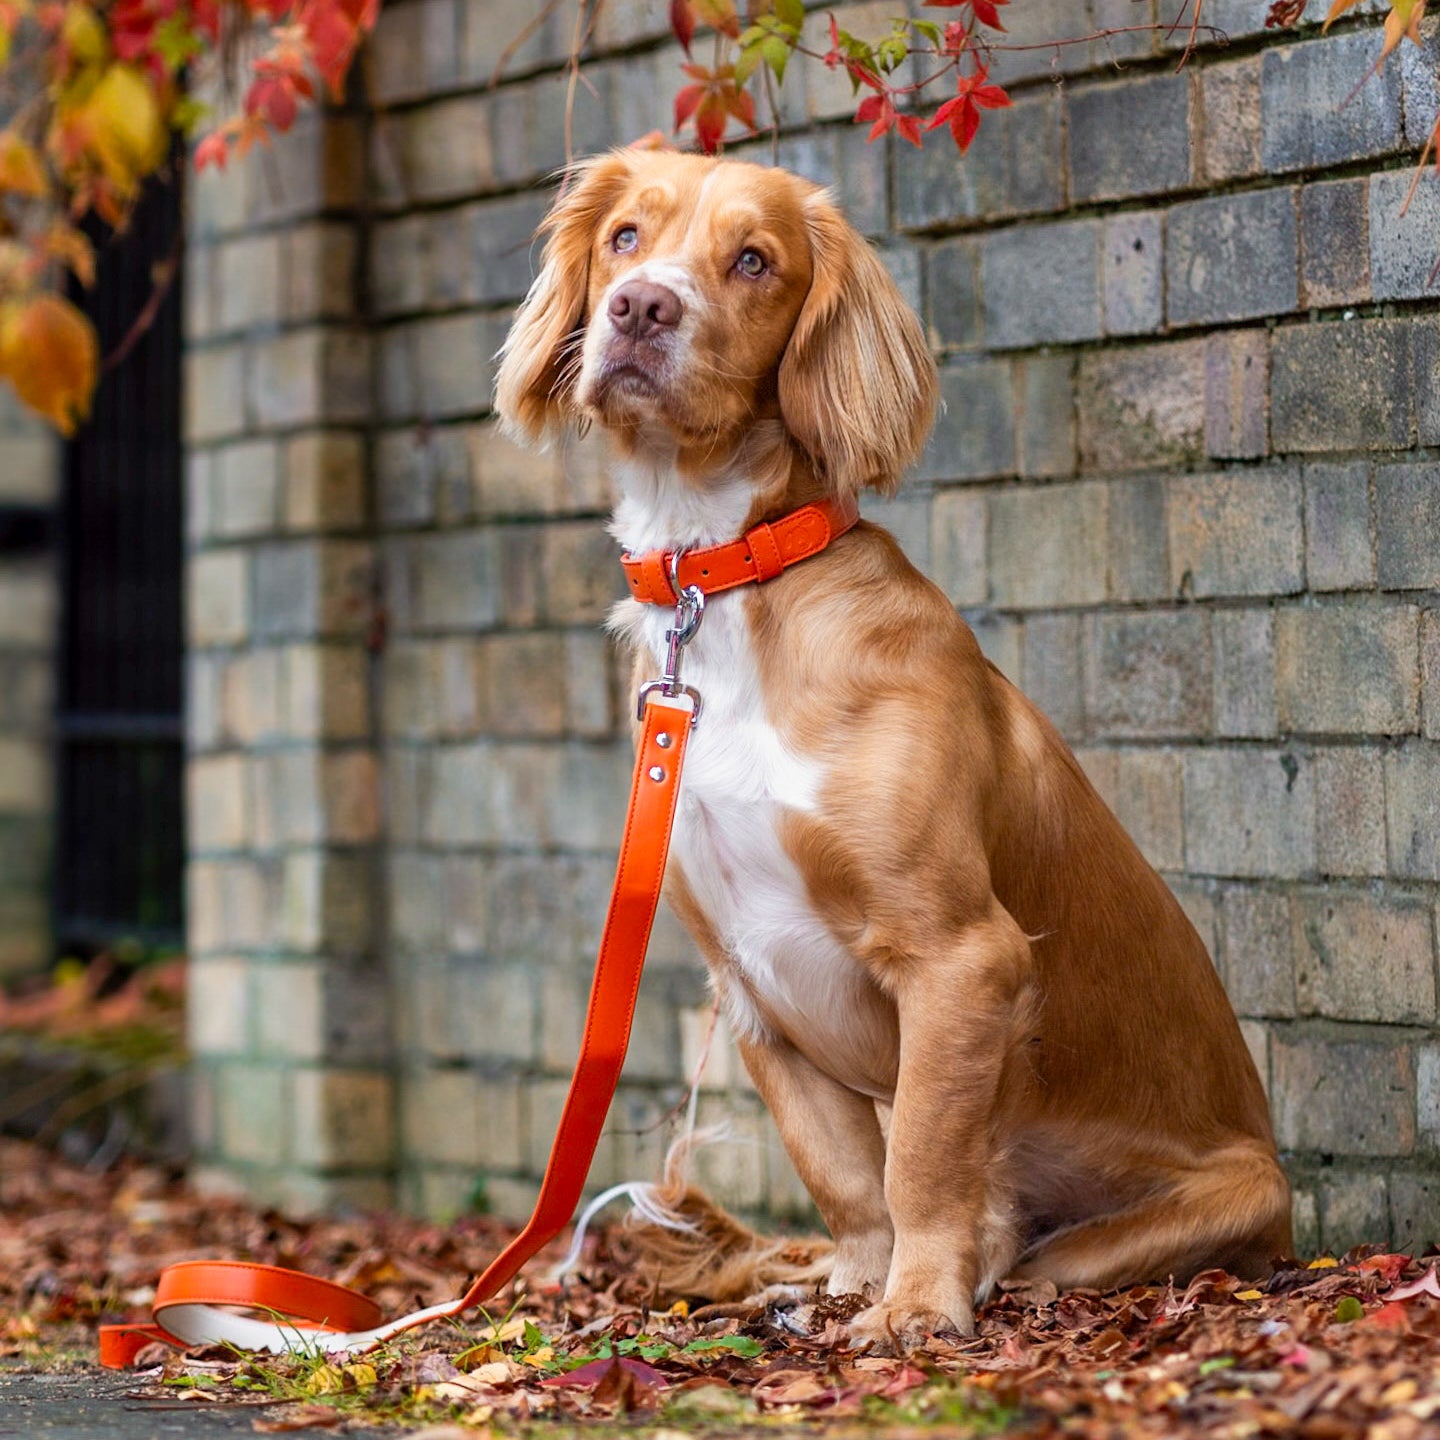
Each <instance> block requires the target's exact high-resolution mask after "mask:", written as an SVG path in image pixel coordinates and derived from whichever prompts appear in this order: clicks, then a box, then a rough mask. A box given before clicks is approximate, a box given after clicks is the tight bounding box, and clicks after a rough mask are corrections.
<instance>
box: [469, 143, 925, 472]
mask: <svg viewBox="0 0 1440 1440" xmlns="http://www.w3.org/2000/svg"><path fill="white" fill-rule="evenodd" d="M542 230H543V232H544V233H545V234H546V235H547V236H548V241H547V244H546V247H545V253H544V259H543V262H542V265H541V270H540V274H539V276H538V278H537V279H536V281H535V283H534V285H533V286H532V287H531V290H530V293H529V295H528V296H527V297H526V299H525V301H524V303H523V304H522V305H521V307H520V309H519V311H518V313H517V314H516V317H515V323H514V325H513V327H512V328H511V331H510V335H509V338H508V339H507V340H506V342H505V348H504V350H503V352H502V354H501V364H500V372H499V376H498V379H497V383H496V404H497V408H498V410H499V412H500V415H501V417H502V419H503V420H504V421H505V423H506V424H507V426H508V427H509V428H510V430H511V431H512V432H513V433H515V434H516V435H518V436H519V437H521V438H523V439H526V440H529V441H531V442H539V441H543V440H544V439H546V438H547V437H548V436H550V435H551V434H552V433H554V432H556V431H558V430H560V429H563V427H564V426H565V425H566V424H567V423H568V422H570V421H573V420H577V419H580V418H588V419H591V420H593V421H595V422H596V423H598V424H599V425H601V426H602V427H604V428H605V429H607V430H609V431H611V432H614V433H617V434H620V435H626V434H628V435H631V436H636V435H641V434H645V433H647V432H649V433H655V432H660V433H663V434H665V435H668V436H669V437H670V438H671V439H673V440H674V441H675V442H676V443H677V444H678V445H680V446H683V447H699V448H701V449H703V450H705V451H707V452H708V453H712V454H715V453H718V454H724V453H728V452H730V451H732V450H733V449H734V448H735V446H736V445H737V444H738V443H739V442H740V440H741V439H742V438H743V436H744V435H745V433H746V432H747V430H748V429H749V428H750V427H751V426H752V425H754V423H755V422H756V421H759V420H769V419H773V418H775V417H777V416H778V418H779V419H780V420H781V421H782V422H783V425H784V429H785V431H786V432H788V434H789V435H790V436H791V437H792V439H793V440H794V442H795V443H796V444H797V445H798V446H799V447H800V448H801V449H802V450H803V451H805V452H806V454H807V455H808V456H809V458H810V460H811V463H812V465H813V467H814V468H815V470H816V472H817V473H818V474H819V475H820V476H821V478H822V479H823V480H824V481H825V482H826V483H827V484H828V485H830V486H831V487H833V488H834V489H835V490H837V491H845V490H855V489H858V488H859V487H860V486H863V485H873V486H875V487H876V488H878V489H881V490H886V491H888V490H891V489H893V488H894V486H895V484H896V483H897V482H898V480H899V478H900V474H901V472H902V471H903V470H904V469H905V467H906V466H907V465H909V464H910V462H911V461H912V460H914V459H915V457H916V455H917V454H918V453H919V450H920V447H921V446H922V445H923V444H924V442H925V437H926V435H927V434H928V433H929V430H930V425H931V423H932V421H933V419H934V411H935V400H936V378H935V366H934V363H933V361H932V360H931V358H930V354H929V351H928V350H927V349H926V347H925V340H924V335H923V333H922V332H921V329H920V325H919V322H918V321H917V319H916V317H915V315H914V313H913V312H912V311H911V310H910V308H909V306H907V305H906V304H905V302H904V300H903V299H901V297H900V294H899V292H898V291H897V290H896V288H895V283H894V281H893V280H892V279H891V278H890V275H889V273H888V272H887V271H886V269H885V267H884V266H883V265H881V263H880V262H879V260H878V259H876V257H875V254H874V252H873V251H872V250H871V249H870V247H869V246H868V245H867V244H866V243H865V241H864V240H862V239H861V238H860V236H859V235H857V234H856V233H855V231H854V230H853V229H851V227H850V226H849V225H848V224H847V223H846V221H845V220H844V218H843V217H842V216H841V215H840V213H839V211H838V210H836V209H835V207H834V206H833V205H832V204H831V203H830V201H829V199H828V198H827V196H826V194H825V192H824V191H823V190H821V189H819V188H818V187H817V186H815V185H812V184H810V183H809V182H808V181H805V180H801V179H799V178H798V177H797V176H794V175H791V174H788V173H787V172H785V171H783V170H772V169H766V168H764V167H761V166H758V165H750V164H744V163H740V162H736V161H719V160H713V159H707V158H705V157H702V156H698V155H684V154H679V153H675V152H657V151H639V150H632V151H617V152H615V153H613V154H610V155H605V156H602V157H600V158H598V159H595V160H591V161H588V162H586V163H584V164H583V165H581V166H580V167H579V168H578V169H577V170H576V171H574V172H572V174H571V176H570V181H569V184H568V186H567V187H566V189H565V191H564V193H563V195H562V196H561V198H560V199H559V200H558V201H557V202H556V204H555V207H554V209H553V210H552V211H551V212H550V215H549V216H548V218H547V219H546V221H545V223H544V225H543V227H542Z"/></svg>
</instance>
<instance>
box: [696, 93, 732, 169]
mask: <svg viewBox="0 0 1440 1440" xmlns="http://www.w3.org/2000/svg"><path fill="white" fill-rule="evenodd" d="M728 116H729V111H728V110H727V108H726V105H725V101H724V100H723V99H722V98H721V96H720V95H719V93H718V92H717V91H715V90H707V91H706V92H705V96H704V98H703V99H702V100H701V101H700V107H699V109H698V110H696V112H695V138H696V139H697V140H698V141H699V142H700V148H701V149H702V150H703V151H704V152H705V153H706V154H707V155H713V154H714V153H715V152H716V151H717V150H718V149H719V148H720V142H721V140H723V139H724V138H725V125H726V121H727V119H728Z"/></svg>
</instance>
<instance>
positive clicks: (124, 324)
mask: <svg viewBox="0 0 1440 1440" xmlns="http://www.w3.org/2000/svg"><path fill="white" fill-rule="evenodd" d="M175 170H176V175H177V178H176V179H175V180H173V181H171V182H170V183H167V184H163V185H162V184H154V185H152V187H151V188H150V190H149V192H148V194H147V195H146V196H145V198H144V200H143V201H142V203H141V204H140V206H139V207H138V210H137V212H136V214H135V217H134V220H133V222H132V225H131V227H130V229H129V230H128V232H127V233H126V234H125V235H124V236H122V237H120V238H119V239H118V240H115V241H112V242H110V243H107V244H103V245H101V246H100V248H99V262H100V263H99V275H98V280H97V283H96V285H95V287H94V289H93V290H92V291H89V292H86V293H85V294H84V295H83V296H81V295H77V296H76V297H75V298H76V299H77V301H79V302H80V303H83V304H84V306H85V308H86V309H87V311H88V312H89V314H90V317H91V319H92V320H93V321H94V322H95V325H96V328H97V330H98V331H99V335H100V351H101V354H102V355H104V356H110V355H113V354H114V353H115V351H116V349H117V347H119V346H121V345H122V344H124V343H125V341H126V339H127V337H128V336H130V334H131V330H132V327H133V326H134V324H135V321H136V317H137V316H138V315H140V314H141V312H142V311H143V310H144V309H145V307H146V305H147V303H149V302H150V301H151V299H152V297H153V296H154V294H155V274H156V269H157V266H161V265H164V264H165V263H166V262H167V261H168V260H171V259H173V258H175V257H178V247H177V237H178V236H179V234H180V228H181V225H182V223H183V222H182V219H181V208H180V185H179V180H178V175H179V173H180V167H179V166H178V165H177V166H176V167H175ZM181 314H182V311H181V304H180V284H179V276H178V274H177V275H176V276H175V278H174V283H173V284H172V285H171V287H170V289H169V292H168V294H167V295H166V297H165V299H164V301H163V303H162V304H161V305H160V307H159V310H158V313H156V315H155V318H154V322H153V324H151V325H150V327H149V328H148V330H146V331H145V332H144V334H143V335H141V336H140V338H139V339H138V340H136V341H135V343H134V345H133V347H132V348H131V349H130V350H129V352H128V354H127V355H126V356H125V358H124V359H123V360H122V361H120V362H119V363H118V364H116V365H115V366H114V368H113V369H111V370H109V371H108V372H107V373H106V374H104V375H103V377H102V379H101V382H100V387H99V390H98V392H97V394H96V396H95V405H94V410H93V412H92V415H91V418H90V421H89V423H88V424H87V425H85V426H84V427H83V428H82V429H81V430H80V431H79V432H78V433H77V434H76V436H75V438H74V440H72V441H71V442H70V443H69V444H68V445H67V446H66V450H65V462H64V488H63V493H62V500H61V509H60V526H59V530H60V571H61V590H62V621H61V648H60V663H59V693H58V711H57V716H56V736H57V762H58V763H57V780H58V786H59V795H58V801H59V824H58V831H57V839H56V850H55V938H56V942H57V944H58V945H59V946H60V947H61V948H62V950H63V951H65V952H68V953H71V954H75V953H80V954H87V953H93V952H94V951H95V950H97V949H100V948H103V947H108V946H111V945H113V944H115V943H116V942H117V941H120V940H124V939H130V938H133V939H136V940H138V941H140V942H142V943H144V944H146V945H158V946H169V945H178V944H179V943H180V941H181V939H182V931H183V904H182V892H183V873H184V872H183V867H184V855H185V845H184V807H183V794H184V732H183V695H184V683H183V680H184V674H183V663H184V613H183V602H182V585H183V575H184V553H183V545H184V522H183V514H184V511H183V496H184V488H183V487H184V477H183V467H182V455H181V445H180V426H181V407H180V399H181V396H180V383H181V376H180V354H181Z"/></svg>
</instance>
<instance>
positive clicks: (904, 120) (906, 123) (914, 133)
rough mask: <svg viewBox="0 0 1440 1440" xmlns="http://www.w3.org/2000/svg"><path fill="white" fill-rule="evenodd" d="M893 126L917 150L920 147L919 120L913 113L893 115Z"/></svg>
mask: <svg viewBox="0 0 1440 1440" xmlns="http://www.w3.org/2000/svg"><path fill="white" fill-rule="evenodd" d="M895 128H896V130H898V131H899V132H900V134H901V135H903V136H904V137H905V138H906V139H907V140H908V141H909V142H910V143H911V144H912V145H913V146H914V147H915V148H916V149H917V150H918V149H920V148H921V144H922V142H921V139H920V121H919V120H918V119H917V118H916V117H915V116H914V115H897V116H896V117H895Z"/></svg>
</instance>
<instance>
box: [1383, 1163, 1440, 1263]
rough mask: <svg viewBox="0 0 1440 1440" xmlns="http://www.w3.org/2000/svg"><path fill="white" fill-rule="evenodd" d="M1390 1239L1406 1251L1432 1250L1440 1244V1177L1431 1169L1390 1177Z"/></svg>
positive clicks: (1413, 1253) (1399, 1249)
mask: <svg viewBox="0 0 1440 1440" xmlns="http://www.w3.org/2000/svg"><path fill="white" fill-rule="evenodd" d="M1390 1243H1391V1245H1392V1246H1393V1247H1394V1248H1395V1249H1396V1250H1397V1251H1400V1252H1402V1253H1404V1254H1406V1255H1428V1254H1433V1253H1434V1250H1435V1247H1436V1245H1437V1244H1440V1181H1437V1180H1436V1179H1435V1178H1434V1176H1433V1175H1432V1174H1431V1173H1430V1172H1428V1171H1424V1170H1422V1171H1421V1172H1420V1173H1418V1174H1415V1175H1410V1174H1400V1175H1392V1176H1391V1177H1390Z"/></svg>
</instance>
